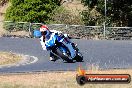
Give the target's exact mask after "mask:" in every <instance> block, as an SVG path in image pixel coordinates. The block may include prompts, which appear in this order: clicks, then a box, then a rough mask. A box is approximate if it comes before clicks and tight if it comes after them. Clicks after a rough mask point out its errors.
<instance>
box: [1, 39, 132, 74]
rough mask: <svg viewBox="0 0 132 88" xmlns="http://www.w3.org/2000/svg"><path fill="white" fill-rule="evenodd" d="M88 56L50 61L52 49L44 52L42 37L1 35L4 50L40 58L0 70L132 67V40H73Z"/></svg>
mask: <svg viewBox="0 0 132 88" xmlns="http://www.w3.org/2000/svg"><path fill="white" fill-rule="evenodd" d="M73 41H74V42H75V43H77V44H78V47H79V49H80V51H81V52H82V54H83V56H84V62H76V63H63V62H62V60H58V61H56V62H51V61H49V52H47V51H43V50H42V48H41V45H40V43H39V39H30V38H27V39H24V38H6V37H1V38H0V51H7V52H14V53H19V54H24V55H30V56H35V57H37V58H38V61H37V62H36V63H32V64H28V65H20V66H11V67H3V68H0V73H8V72H12V73H13V72H36V71H65V70H66V71H68V70H77V68H78V66H79V65H80V64H81V65H82V66H83V68H84V69H90V67H91V65H92V64H93V65H95V66H99V68H101V69H111V68H132V41H114V40H113V41H108V40H96V41H94V40H73Z"/></svg>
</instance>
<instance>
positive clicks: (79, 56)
mask: <svg viewBox="0 0 132 88" xmlns="http://www.w3.org/2000/svg"><path fill="white" fill-rule="evenodd" d="M76 61H77V62H83V56H82V54H81V53H80V52H78V55H77V56H76Z"/></svg>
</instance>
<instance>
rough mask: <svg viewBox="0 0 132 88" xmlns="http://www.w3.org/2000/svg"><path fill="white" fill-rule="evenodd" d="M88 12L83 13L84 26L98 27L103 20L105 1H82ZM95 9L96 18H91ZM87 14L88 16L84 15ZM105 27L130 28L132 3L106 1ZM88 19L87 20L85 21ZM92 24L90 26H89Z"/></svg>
mask: <svg viewBox="0 0 132 88" xmlns="http://www.w3.org/2000/svg"><path fill="white" fill-rule="evenodd" d="M82 3H83V4H84V5H85V6H87V8H88V10H87V11H85V12H84V11H83V14H82V15H83V20H84V22H85V24H86V25H98V22H101V23H102V21H101V20H104V19H105V17H104V16H105V0H82ZM93 9H95V11H94V12H95V13H96V14H100V15H96V18H95V17H94V16H91V14H92V13H91V11H93ZM86 14H88V15H86ZM106 15H107V19H106V20H107V26H132V1H131V0H107V14H106ZM87 19H88V20H87ZM91 21H92V22H91ZM90 23H92V24H90Z"/></svg>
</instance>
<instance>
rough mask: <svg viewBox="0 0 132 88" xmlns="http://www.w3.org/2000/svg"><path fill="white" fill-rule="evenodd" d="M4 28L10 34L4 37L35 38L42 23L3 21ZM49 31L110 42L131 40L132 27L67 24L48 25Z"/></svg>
mask: <svg viewBox="0 0 132 88" xmlns="http://www.w3.org/2000/svg"><path fill="white" fill-rule="evenodd" d="M0 23H3V28H4V29H6V30H8V33H5V34H3V36H14V37H17V36H19V37H23V36H24V37H34V36H33V32H34V30H37V29H39V28H40V26H41V25H42V23H28V22H17V23H14V22H10V21H4V22H3V21H1V22H0ZM47 25H48V27H49V29H51V30H58V31H62V32H63V33H67V34H69V36H71V37H72V38H78V39H80V38H81V39H95V40H100V39H108V40H131V39H132V27H104V26H83V25H66V24H47Z"/></svg>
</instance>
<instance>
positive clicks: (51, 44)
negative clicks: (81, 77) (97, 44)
mask: <svg viewBox="0 0 132 88" xmlns="http://www.w3.org/2000/svg"><path fill="white" fill-rule="evenodd" d="M45 44H46V47H47V48H49V50H50V52H51V53H52V54H53V55H54V57H55V58H56V59H62V60H63V61H66V62H68V63H72V62H74V61H76V62H82V61H83V55H82V54H81V53H80V52H79V49H78V47H77V45H75V44H74V43H72V42H71V41H70V39H69V38H68V37H66V36H64V35H63V34H61V35H58V34H54V35H51V38H50V39H49V41H47V42H45Z"/></svg>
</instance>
